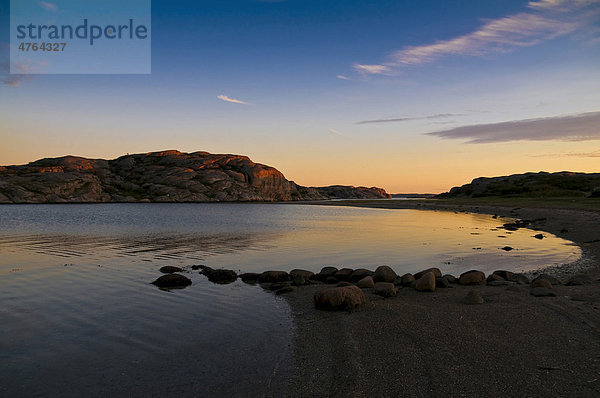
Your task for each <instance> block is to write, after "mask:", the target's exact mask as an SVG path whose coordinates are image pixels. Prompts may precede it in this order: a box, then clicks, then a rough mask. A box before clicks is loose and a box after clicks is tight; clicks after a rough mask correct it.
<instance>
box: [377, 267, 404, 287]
mask: <svg viewBox="0 0 600 398" xmlns="http://www.w3.org/2000/svg"><path fill="white" fill-rule="evenodd" d="M397 277H398V275H396V273H395V272H394V270H393V269H391V268H390V267H388V266H387V265H380V266H379V267H377V269H376V270H375V273H374V274H373V280H374V281H375V283H377V282H389V283H394V281H395V280H396V278H397Z"/></svg>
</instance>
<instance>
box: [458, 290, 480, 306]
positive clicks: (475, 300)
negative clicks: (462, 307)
mask: <svg viewBox="0 0 600 398" xmlns="http://www.w3.org/2000/svg"><path fill="white" fill-rule="evenodd" d="M462 302H463V304H483V303H484V300H483V297H481V293H479V291H478V290H471V291H470V292H469V293H467V295H466V296H465V298H464V299H463V300H462Z"/></svg>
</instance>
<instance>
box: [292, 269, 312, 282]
mask: <svg viewBox="0 0 600 398" xmlns="http://www.w3.org/2000/svg"><path fill="white" fill-rule="evenodd" d="M314 275H315V273H314V272H312V271H307V270H305V269H293V270H291V271H290V278H291V279H292V280H294V278H295V277H296V276H301V277H303V278H304V279H305V280H309V279H310V278H312V277H313V276H314Z"/></svg>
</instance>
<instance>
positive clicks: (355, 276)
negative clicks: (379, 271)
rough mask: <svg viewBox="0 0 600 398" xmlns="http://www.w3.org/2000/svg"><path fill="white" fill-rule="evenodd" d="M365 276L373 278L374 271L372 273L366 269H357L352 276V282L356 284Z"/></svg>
mask: <svg viewBox="0 0 600 398" xmlns="http://www.w3.org/2000/svg"><path fill="white" fill-rule="evenodd" d="M365 276H371V277H372V276H373V271H370V270H368V269H365V268H357V269H355V270H354V271H352V273H351V274H350V278H349V280H350V282H353V283H356V282H358V281H359V280H361V279H363V278H364V277H365Z"/></svg>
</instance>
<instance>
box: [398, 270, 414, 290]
mask: <svg viewBox="0 0 600 398" xmlns="http://www.w3.org/2000/svg"><path fill="white" fill-rule="evenodd" d="M414 281H415V277H414V276H413V274H410V273H409V274H404V275H402V276H401V277H400V282H401V283H402V286H404V287H408V286H411V285H412V284H413V282H414Z"/></svg>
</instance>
